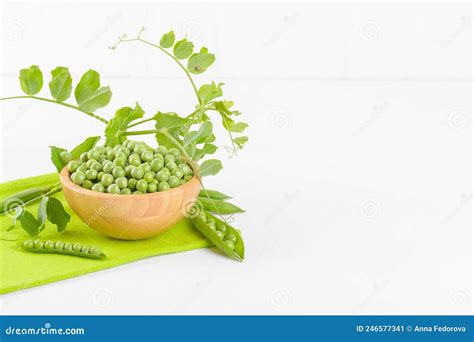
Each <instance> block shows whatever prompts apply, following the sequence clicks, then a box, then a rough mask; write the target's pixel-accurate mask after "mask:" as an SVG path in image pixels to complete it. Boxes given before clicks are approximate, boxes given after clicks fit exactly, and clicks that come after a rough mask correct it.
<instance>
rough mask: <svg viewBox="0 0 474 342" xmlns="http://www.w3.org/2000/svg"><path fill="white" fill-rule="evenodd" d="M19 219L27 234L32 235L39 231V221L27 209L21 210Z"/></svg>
mask: <svg viewBox="0 0 474 342" xmlns="http://www.w3.org/2000/svg"><path fill="white" fill-rule="evenodd" d="M19 221H20V224H21V228H23V230H24V231H25V232H27V233H28V235H29V236H31V237H34V236H37V235H38V234H39V233H40V227H41V222H39V221H38V220H37V219H36V218H35V217H34V216H33V214H32V213H30V212H29V211H26V210H25V211H23V213H22V214H21V216H20V217H19Z"/></svg>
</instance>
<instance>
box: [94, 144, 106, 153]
mask: <svg viewBox="0 0 474 342" xmlns="http://www.w3.org/2000/svg"><path fill="white" fill-rule="evenodd" d="M95 149H96V151H99V153H101V154H103V153H105V151H106V150H107V148H106V147H105V146H96V147H95Z"/></svg>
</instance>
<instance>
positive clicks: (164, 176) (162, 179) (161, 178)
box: [156, 169, 170, 182]
mask: <svg viewBox="0 0 474 342" xmlns="http://www.w3.org/2000/svg"><path fill="white" fill-rule="evenodd" d="M165 170H167V169H161V170H160V171H158V172H157V174H156V179H158V180H159V181H160V182H166V181H167V180H168V178H169V177H170V175H169V171H168V172H166V171H165Z"/></svg>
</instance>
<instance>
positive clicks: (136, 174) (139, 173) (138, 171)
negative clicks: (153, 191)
mask: <svg viewBox="0 0 474 342" xmlns="http://www.w3.org/2000/svg"><path fill="white" fill-rule="evenodd" d="M144 175H145V171H143V169H142V168H140V167H134V168H133V170H132V177H133V178H135V179H142V178H143V176H144Z"/></svg>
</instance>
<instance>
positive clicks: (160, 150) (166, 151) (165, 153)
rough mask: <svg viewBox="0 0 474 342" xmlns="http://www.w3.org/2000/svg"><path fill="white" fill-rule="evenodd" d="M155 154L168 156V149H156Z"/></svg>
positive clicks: (159, 147) (162, 147)
mask: <svg viewBox="0 0 474 342" xmlns="http://www.w3.org/2000/svg"><path fill="white" fill-rule="evenodd" d="M155 152H156V153H159V154H162V155H164V156H165V155H167V154H168V149H167V148H166V147H164V146H158V147H157V148H156V149H155Z"/></svg>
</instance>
